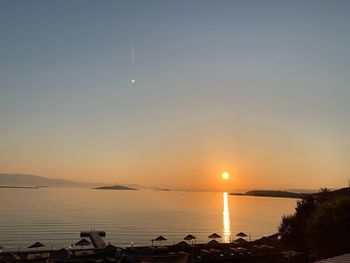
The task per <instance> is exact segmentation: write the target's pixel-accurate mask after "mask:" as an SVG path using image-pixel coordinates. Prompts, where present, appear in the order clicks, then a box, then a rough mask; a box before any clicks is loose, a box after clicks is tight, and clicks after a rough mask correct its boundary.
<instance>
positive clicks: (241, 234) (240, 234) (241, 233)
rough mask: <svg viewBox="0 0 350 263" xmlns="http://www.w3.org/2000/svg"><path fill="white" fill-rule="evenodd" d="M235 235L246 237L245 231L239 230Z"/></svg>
mask: <svg viewBox="0 0 350 263" xmlns="http://www.w3.org/2000/svg"><path fill="white" fill-rule="evenodd" d="M236 236H237V237H247V236H248V235H247V234H246V233H243V232H239V233H238V234H237V235H236Z"/></svg>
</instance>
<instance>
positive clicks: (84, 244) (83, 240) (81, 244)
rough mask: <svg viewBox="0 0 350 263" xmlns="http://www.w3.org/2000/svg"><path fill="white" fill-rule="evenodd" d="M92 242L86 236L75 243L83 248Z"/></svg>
mask: <svg viewBox="0 0 350 263" xmlns="http://www.w3.org/2000/svg"><path fill="white" fill-rule="evenodd" d="M90 244H91V242H90V241H88V240H86V239H85V238H83V239H81V240H79V241H78V242H77V243H75V244H74V245H75V246H80V248H81V249H83V247H84V246H88V245H90Z"/></svg>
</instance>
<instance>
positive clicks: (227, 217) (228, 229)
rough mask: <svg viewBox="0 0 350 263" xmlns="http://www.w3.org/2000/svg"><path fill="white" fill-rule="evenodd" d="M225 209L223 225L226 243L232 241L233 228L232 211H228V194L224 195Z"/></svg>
mask: <svg viewBox="0 0 350 263" xmlns="http://www.w3.org/2000/svg"><path fill="white" fill-rule="evenodd" d="M223 198H224V209H223V223H224V224H223V225H224V236H223V240H224V242H230V241H231V227H230V211H229V209H228V193H226V192H225V193H223Z"/></svg>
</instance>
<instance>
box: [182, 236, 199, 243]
mask: <svg viewBox="0 0 350 263" xmlns="http://www.w3.org/2000/svg"><path fill="white" fill-rule="evenodd" d="M195 239H196V237H195V236H193V235H191V234H189V235H187V236H185V237H184V240H186V241H191V243H192V244H193V241H194V240H195Z"/></svg>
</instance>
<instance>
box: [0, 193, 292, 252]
mask: <svg viewBox="0 0 350 263" xmlns="http://www.w3.org/2000/svg"><path fill="white" fill-rule="evenodd" d="M0 200H1V202H0V245H2V246H3V247H4V248H5V250H17V249H18V247H19V246H20V247H21V249H24V248H26V247H27V246H29V245H30V244H32V243H33V242H34V241H40V242H42V243H44V244H46V245H47V246H48V247H51V246H53V247H54V248H61V247H67V246H68V245H69V244H71V243H75V242H77V241H78V240H79V239H80V238H79V234H80V231H86V230H90V229H91V228H94V229H96V230H104V231H106V232H107V236H106V238H105V239H106V241H110V242H111V243H112V244H114V245H117V246H130V243H131V242H134V243H135V245H150V244H151V241H150V240H151V239H152V238H156V237H157V236H158V235H160V234H161V235H163V236H165V237H166V238H167V239H168V240H167V241H166V242H164V244H172V243H173V242H179V241H181V240H182V238H183V237H184V236H185V235H187V234H193V235H195V236H196V237H197V242H207V241H208V237H207V236H208V235H210V234H212V233H213V232H216V233H218V234H220V235H222V237H223V238H222V241H224V242H227V241H229V240H230V238H233V239H235V238H236V237H235V235H236V234H237V233H238V232H241V231H243V232H246V233H248V234H251V237H252V239H256V238H259V237H262V236H264V235H271V234H274V233H276V231H277V228H278V225H279V223H280V221H281V217H282V215H284V214H289V213H292V212H293V210H294V208H295V206H296V200H295V199H284V198H265V197H245V196H230V195H227V194H226V193H207V192H175V191H174V192H173V191H172V192H163V191H151V190H138V191H111V190H93V189H79V188H42V189H0Z"/></svg>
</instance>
